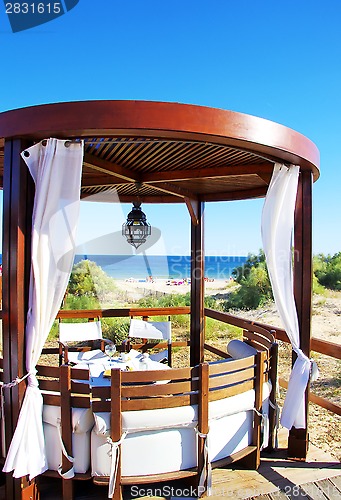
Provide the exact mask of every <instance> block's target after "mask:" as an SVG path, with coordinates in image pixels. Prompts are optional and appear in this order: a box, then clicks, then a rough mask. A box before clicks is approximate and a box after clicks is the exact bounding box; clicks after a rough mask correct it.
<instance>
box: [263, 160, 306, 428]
mask: <svg viewBox="0 0 341 500" xmlns="http://www.w3.org/2000/svg"><path fill="white" fill-rule="evenodd" d="M298 174H299V167H298V166H296V165H291V166H290V167H289V168H287V167H286V166H285V165H280V164H276V165H275V167H274V171H273V175H272V179H271V182H270V185H269V189H268V192H267V195H266V198H265V202H264V207H263V213H262V239H263V248H264V252H265V256H266V263H267V266H268V271H269V276H270V281H271V285H272V290H273V294H274V299H275V303H276V307H277V309H278V312H279V314H280V317H281V319H282V322H283V325H284V328H285V331H286V333H287V335H288V337H289V339H290V342H291V344H292V348H293V350H294V351H295V353H296V354H297V359H296V361H295V364H294V366H293V369H292V372H291V375H290V380H289V386H288V390H287V395H286V399H285V402H284V406H283V410H282V415H281V424H282V425H283V427H286V428H287V429H291V427H292V426H293V425H294V426H295V427H296V428H304V427H305V405H304V393H305V389H306V386H307V383H308V380H309V374H310V360H309V359H308V357H307V356H306V355H305V354H304V353H303V352H302V351H301V349H300V338H299V326H298V318H297V310H296V304H295V300H294V292H293V271H292V236H293V228H294V212H295V203H296V195H297V186H298Z"/></svg>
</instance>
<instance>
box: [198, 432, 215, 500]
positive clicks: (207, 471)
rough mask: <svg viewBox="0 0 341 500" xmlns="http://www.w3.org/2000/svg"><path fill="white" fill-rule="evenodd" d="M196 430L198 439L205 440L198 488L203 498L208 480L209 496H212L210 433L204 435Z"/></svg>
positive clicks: (199, 494)
mask: <svg viewBox="0 0 341 500" xmlns="http://www.w3.org/2000/svg"><path fill="white" fill-rule="evenodd" d="M194 430H195V432H196V434H197V436H198V437H201V438H203V439H204V464H203V468H202V471H201V474H200V479H199V486H198V490H199V491H198V497H199V496H201V495H202V494H203V493H204V491H205V479H206V478H207V488H206V490H207V491H206V493H207V496H211V495H212V465H211V462H210V460H209V458H208V433H207V434H204V433H203V432H200V431H199V429H198V427H194Z"/></svg>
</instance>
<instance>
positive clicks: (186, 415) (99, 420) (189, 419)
mask: <svg viewBox="0 0 341 500" xmlns="http://www.w3.org/2000/svg"><path fill="white" fill-rule="evenodd" d="M94 418H95V426H94V432H95V433H96V434H98V435H104V436H108V435H109V434H110V413H109V412H98V413H95V414H94ZM197 422H198V407H197V405H193V406H181V407H175V408H160V409H156V410H140V411H124V412H123V413H122V428H123V431H126V430H129V432H138V431H153V430H157V429H163V428H171V427H177V426H179V425H181V426H192V427H193V426H194V425H195V424H196V423H197Z"/></svg>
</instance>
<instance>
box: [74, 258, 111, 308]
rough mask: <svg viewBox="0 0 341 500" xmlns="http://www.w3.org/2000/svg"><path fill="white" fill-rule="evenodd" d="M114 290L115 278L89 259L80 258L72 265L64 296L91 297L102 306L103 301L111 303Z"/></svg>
mask: <svg viewBox="0 0 341 500" xmlns="http://www.w3.org/2000/svg"><path fill="white" fill-rule="evenodd" d="M116 291H117V287H116V285H115V280H114V279H113V278H110V276H108V275H107V274H106V273H105V272H104V271H103V269H102V268H101V267H100V266H98V265H97V264H96V263H95V262H92V261H90V260H81V261H80V262H78V264H76V265H75V266H74V267H73V270H72V273H71V276H70V280H69V284H68V288H67V294H66V296H68V295H71V296H75V297H91V298H93V299H96V300H97V301H98V304H102V307H103V304H105V303H112V301H113V296H114V294H115V292H116Z"/></svg>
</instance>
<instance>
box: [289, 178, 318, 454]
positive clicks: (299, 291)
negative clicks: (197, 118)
mask: <svg viewBox="0 0 341 500" xmlns="http://www.w3.org/2000/svg"><path fill="white" fill-rule="evenodd" d="M294 239H295V248H294V250H295V251H294V294H295V301H296V307H297V315H298V323H299V331H300V347H301V349H302V351H303V352H304V354H305V355H306V356H308V357H310V337H311V299H312V173H311V172H309V171H301V172H300V177H299V183H298V191H297V199H296V210H295V235H294ZM294 358H295V356H294V357H293V361H294ZM308 395H309V383H308V386H307V389H306V393H305V408H306V428H305V429H296V428H295V427H293V428H292V429H291V430H290V432H289V441H288V455H289V457H290V458H296V459H301V460H305V459H306V457H307V452H308V441H309V434H308Z"/></svg>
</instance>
